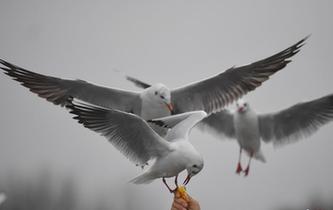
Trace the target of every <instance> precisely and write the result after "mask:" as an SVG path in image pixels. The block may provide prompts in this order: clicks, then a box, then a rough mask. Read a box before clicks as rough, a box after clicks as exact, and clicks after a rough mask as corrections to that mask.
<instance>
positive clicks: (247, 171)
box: [244, 167, 250, 176]
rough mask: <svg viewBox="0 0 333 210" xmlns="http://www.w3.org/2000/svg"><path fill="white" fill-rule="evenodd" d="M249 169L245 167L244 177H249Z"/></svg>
mask: <svg viewBox="0 0 333 210" xmlns="http://www.w3.org/2000/svg"><path fill="white" fill-rule="evenodd" d="M249 171H250V167H247V168H246V169H245V171H244V176H247V175H249Z"/></svg>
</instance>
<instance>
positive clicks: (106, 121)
mask: <svg viewBox="0 0 333 210" xmlns="http://www.w3.org/2000/svg"><path fill="white" fill-rule="evenodd" d="M66 107H67V108H69V109H70V110H71V111H70V112H71V113H72V114H74V115H75V116H74V119H76V120H78V122H79V123H81V124H83V125H84V127H86V128H88V129H90V130H92V131H95V132H97V133H100V134H101V135H102V136H104V137H106V138H107V139H108V140H109V141H110V143H111V144H113V145H114V146H115V147H116V148H117V149H118V150H120V151H121V152H122V153H123V154H124V155H125V156H126V157H127V158H129V159H130V160H131V161H133V162H135V163H139V164H145V163H146V162H148V161H150V160H155V162H154V164H153V165H152V166H151V167H150V168H149V169H148V170H147V171H146V172H144V173H143V174H142V175H140V176H138V177H136V178H134V179H133V180H132V182H133V183H135V184H144V183H150V182H152V181H153V180H154V179H158V178H162V180H163V182H164V184H165V185H166V186H167V187H168V189H169V190H170V192H174V190H172V189H171V188H170V187H169V186H168V184H167V183H166V180H165V178H167V177H175V184H176V189H178V181H177V178H178V174H179V173H180V172H182V171H183V170H187V174H188V175H187V177H186V179H185V181H184V183H183V184H184V185H186V184H187V183H188V182H189V181H190V179H191V178H192V177H193V176H194V175H196V174H198V173H199V172H200V171H201V169H202V168H203V165H204V163H203V158H202V156H201V155H200V154H199V152H198V151H197V150H196V149H195V148H194V147H193V145H192V144H191V143H190V142H189V140H188V136H189V133H190V130H191V128H192V127H193V126H194V125H196V124H197V123H198V122H199V121H201V120H202V119H203V118H204V117H205V116H206V115H207V114H206V112H204V111H193V112H186V113H182V114H178V115H173V116H168V117H164V118H159V119H153V120H149V121H150V122H151V123H153V124H156V125H159V126H162V127H166V128H168V129H169V131H168V134H167V136H166V137H165V138H163V137H161V136H160V135H158V134H157V133H156V132H155V131H154V130H153V129H152V128H151V127H150V126H149V125H148V123H147V122H146V121H145V120H143V119H142V118H141V117H139V116H137V115H135V114H131V113H128V112H123V111H119V110H114V109H108V108H103V107H98V106H94V105H91V104H87V103H83V102H80V101H77V100H76V99H74V100H73V101H71V102H68V104H67V105H66Z"/></svg>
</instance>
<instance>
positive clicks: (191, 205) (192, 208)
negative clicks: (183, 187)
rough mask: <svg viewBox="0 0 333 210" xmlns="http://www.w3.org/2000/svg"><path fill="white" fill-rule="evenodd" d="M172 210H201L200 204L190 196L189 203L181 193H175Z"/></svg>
mask: <svg viewBox="0 0 333 210" xmlns="http://www.w3.org/2000/svg"><path fill="white" fill-rule="evenodd" d="M171 210H200V205H199V202H198V201H196V200H195V199H193V198H192V197H191V196H189V195H188V201H186V200H184V199H183V198H182V197H181V195H180V193H179V192H177V191H176V192H175V196H174V198H173V203H172V206H171Z"/></svg>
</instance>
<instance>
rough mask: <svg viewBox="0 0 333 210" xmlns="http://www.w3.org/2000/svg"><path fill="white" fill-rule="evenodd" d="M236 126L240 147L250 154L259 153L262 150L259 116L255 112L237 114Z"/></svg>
mask: <svg viewBox="0 0 333 210" xmlns="http://www.w3.org/2000/svg"><path fill="white" fill-rule="evenodd" d="M234 126H235V132H236V138H237V141H238V143H239V145H240V146H241V147H242V148H243V149H245V150H247V151H249V152H257V151H258V150H259V149H260V135H259V126H258V117H257V115H256V114H255V113H254V112H253V111H248V112H246V113H243V114H242V113H237V114H235V118H234Z"/></svg>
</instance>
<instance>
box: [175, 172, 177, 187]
mask: <svg viewBox="0 0 333 210" xmlns="http://www.w3.org/2000/svg"><path fill="white" fill-rule="evenodd" d="M175 185H176V189H177V188H178V174H177V175H176V176H175Z"/></svg>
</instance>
